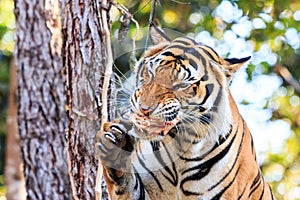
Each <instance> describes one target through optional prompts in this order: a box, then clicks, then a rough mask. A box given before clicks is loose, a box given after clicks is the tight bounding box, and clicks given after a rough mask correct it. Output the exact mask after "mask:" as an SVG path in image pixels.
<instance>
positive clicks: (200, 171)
mask: <svg viewBox="0 0 300 200" xmlns="http://www.w3.org/2000/svg"><path fill="white" fill-rule="evenodd" d="M235 138H236V135H234V137H233V138H232V140H231V141H230V143H229V144H228V145H227V146H226V147H225V148H224V149H223V150H222V151H221V152H220V153H219V154H217V155H216V156H214V157H213V158H211V159H209V160H207V161H206V162H204V163H202V164H200V165H197V166H195V167H192V168H189V169H187V170H184V171H183V172H182V175H183V174H185V173H188V172H190V171H193V170H197V171H196V173H194V174H192V175H190V176H188V177H186V178H184V179H183V180H182V181H181V183H180V189H181V190H182V192H183V193H184V194H186V195H190V194H189V191H186V190H184V189H183V185H184V183H186V182H188V181H194V180H200V179H202V178H203V177H205V176H206V175H207V174H208V173H209V171H210V169H211V168H212V167H213V166H214V165H215V164H216V163H217V162H218V161H220V160H221V159H223V158H224V157H225V156H226V154H227V153H228V152H229V150H230V148H231V146H232V144H233V142H234V140H235Z"/></svg>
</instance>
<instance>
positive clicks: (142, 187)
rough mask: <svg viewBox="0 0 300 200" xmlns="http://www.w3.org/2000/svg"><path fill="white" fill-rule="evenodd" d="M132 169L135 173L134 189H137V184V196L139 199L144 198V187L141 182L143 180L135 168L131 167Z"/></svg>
mask: <svg viewBox="0 0 300 200" xmlns="http://www.w3.org/2000/svg"><path fill="white" fill-rule="evenodd" d="M133 170H134V174H135V177H136V185H135V187H134V189H135V190H137V187H138V185H139V186H140V187H139V188H140V196H139V198H138V199H139V200H144V199H145V187H144V184H143V181H142V179H141V177H140V175H139V173H138V172H137V171H136V169H135V168H134V167H133Z"/></svg>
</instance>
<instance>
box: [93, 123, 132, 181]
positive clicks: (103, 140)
mask: <svg viewBox="0 0 300 200" xmlns="http://www.w3.org/2000/svg"><path fill="white" fill-rule="evenodd" d="M97 140H98V141H97V143H96V151H97V153H98V156H99V157H100V159H101V162H102V164H103V165H104V167H105V168H106V170H107V172H108V175H109V177H110V178H111V179H112V181H114V182H117V183H118V182H120V181H121V180H122V179H123V178H124V177H123V176H124V173H126V172H130V171H131V161H130V156H131V153H132V151H133V149H134V138H133V137H132V136H130V135H128V134H127V129H126V128H125V126H124V125H122V124H119V123H111V122H107V123H105V124H104V131H99V132H98V134H97Z"/></svg>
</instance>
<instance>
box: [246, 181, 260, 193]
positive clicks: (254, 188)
mask: <svg viewBox="0 0 300 200" xmlns="http://www.w3.org/2000/svg"><path fill="white" fill-rule="evenodd" d="M260 184H261V178H259V179H258V181H257V182H256V186H255V187H253V188H252V185H253V184H252V185H251V191H250V194H249V195H248V197H250V196H251V195H252V194H253V192H255V190H257V188H258V187H259V186H260Z"/></svg>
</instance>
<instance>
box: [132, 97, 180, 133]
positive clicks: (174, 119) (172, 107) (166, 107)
mask: <svg viewBox="0 0 300 200" xmlns="http://www.w3.org/2000/svg"><path fill="white" fill-rule="evenodd" d="M180 107H181V106H180V103H179V101H178V100H177V99H176V98H167V99H165V100H163V102H162V103H161V104H160V105H158V106H156V108H155V110H151V109H149V108H143V107H140V112H139V113H131V115H130V118H129V121H130V123H132V124H134V125H135V126H136V128H138V129H139V130H141V131H142V132H146V133H147V134H149V135H161V136H165V135H167V133H168V132H169V131H170V130H171V129H172V128H173V127H174V126H175V125H176V124H177V123H178V122H179V120H180V118H179V116H178V114H179V110H180Z"/></svg>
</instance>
